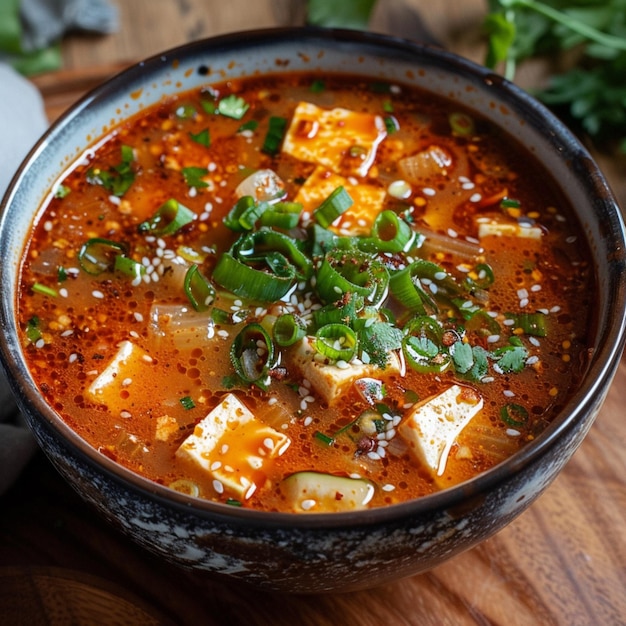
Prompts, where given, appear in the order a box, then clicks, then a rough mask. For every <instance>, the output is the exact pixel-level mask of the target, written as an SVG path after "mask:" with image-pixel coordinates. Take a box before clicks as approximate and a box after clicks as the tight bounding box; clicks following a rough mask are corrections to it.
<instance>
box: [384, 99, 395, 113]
mask: <svg viewBox="0 0 626 626" xmlns="http://www.w3.org/2000/svg"><path fill="white" fill-rule="evenodd" d="M383 111H384V112H385V113H393V102H391V100H385V101H384V102H383Z"/></svg>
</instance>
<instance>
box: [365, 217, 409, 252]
mask: <svg viewBox="0 0 626 626" xmlns="http://www.w3.org/2000/svg"><path fill="white" fill-rule="evenodd" d="M415 237H416V235H415V231H414V230H413V229H412V228H411V227H410V226H409V225H408V224H407V223H406V222H405V221H404V220H403V219H401V218H400V217H399V216H398V215H397V214H396V213H395V212H394V211H391V210H389V209H387V210H385V211H381V212H380V213H379V214H378V215H377V216H376V219H375V220H374V223H373V224H372V232H371V237H365V238H363V239H362V240H361V242H360V243H359V247H360V248H361V249H364V250H368V251H373V252H407V251H408V250H409V249H410V248H411V247H412V246H413V244H414V242H415Z"/></svg>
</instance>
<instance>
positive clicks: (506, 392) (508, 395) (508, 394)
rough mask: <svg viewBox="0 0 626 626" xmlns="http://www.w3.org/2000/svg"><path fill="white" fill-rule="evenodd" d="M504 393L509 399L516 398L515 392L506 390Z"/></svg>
mask: <svg viewBox="0 0 626 626" xmlns="http://www.w3.org/2000/svg"><path fill="white" fill-rule="evenodd" d="M502 393H503V394H504V395H505V396H506V397H507V398H513V397H515V392H514V391H511V389H505V390H504V391H503V392H502Z"/></svg>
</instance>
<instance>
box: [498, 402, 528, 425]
mask: <svg viewBox="0 0 626 626" xmlns="http://www.w3.org/2000/svg"><path fill="white" fill-rule="evenodd" d="M500 418H501V419H502V421H503V422H504V423H505V424H506V425H507V426H512V427H513V428H523V427H524V426H526V424H527V423H528V411H527V410H526V409H525V407H523V406H522V405H521V404H515V403H513V402H512V403H510V404H505V405H504V406H503V407H502V408H501V409H500Z"/></svg>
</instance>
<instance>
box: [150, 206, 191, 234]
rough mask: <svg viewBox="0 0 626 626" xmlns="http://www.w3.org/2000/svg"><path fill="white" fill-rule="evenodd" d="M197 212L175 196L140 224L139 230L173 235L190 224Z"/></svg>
mask: <svg viewBox="0 0 626 626" xmlns="http://www.w3.org/2000/svg"><path fill="white" fill-rule="evenodd" d="M195 217H196V214H195V213H194V212H193V211H192V210H191V209H188V208H187V207H186V206H185V205H183V204H181V203H180V202H178V200H175V199H174V198H170V199H169V200H166V201H165V202H164V203H163V204H162V205H161V206H160V207H159V208H158V210H157V212H156V213H155V214H154V215H153V216H152V217H151V218H150V219H149V220H146V221H145V222H142V223H141V224H139V230H140V231H143V232H147V233H149V234H151V235H157V236H159V237H161V236H163V235H173V234H174V233H176V232H178V231H179V230H180V229H181V228H183V226H186V225H187V224H190V223H191V222H193V220H194V219H195Z"/></svg>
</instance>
